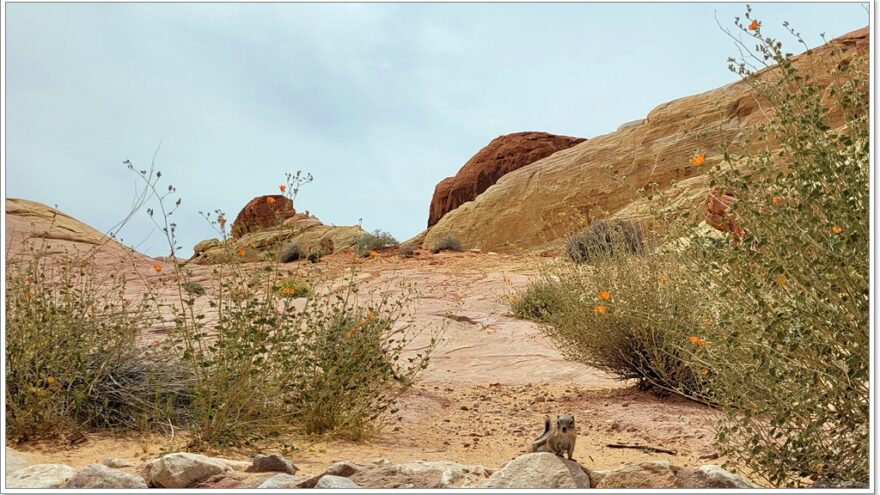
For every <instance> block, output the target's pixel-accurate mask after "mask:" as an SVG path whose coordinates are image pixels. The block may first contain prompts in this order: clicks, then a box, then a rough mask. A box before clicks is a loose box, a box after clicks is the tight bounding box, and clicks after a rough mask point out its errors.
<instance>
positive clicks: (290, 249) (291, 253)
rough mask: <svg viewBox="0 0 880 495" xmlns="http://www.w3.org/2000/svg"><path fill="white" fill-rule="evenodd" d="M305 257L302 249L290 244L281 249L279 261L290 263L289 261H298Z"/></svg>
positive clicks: (297, 245) (295, 244)
mask: <svg viewBox="0 0 880 495" xmlns="http://www.w3.org/2000/svg"><path fill="white" fill-rule="evenodd" d="M305 257H306V254H305V253H304V252H303V249H302V247H300V245H299V244H297V243H294V242H292V243H290V244H287V245H285V246H284V247H282V248H281V252H280V253H279V259H280V260H281V262H282V263H290V262H291V261H299V260H301V259H303V258H305Z"/></svg>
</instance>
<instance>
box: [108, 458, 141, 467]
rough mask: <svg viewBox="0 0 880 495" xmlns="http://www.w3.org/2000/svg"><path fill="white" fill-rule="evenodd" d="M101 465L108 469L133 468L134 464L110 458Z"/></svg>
mask: <svg viewBox="0 0 880 495" xmlns="http://www.w3.org/2000/svg"><path fill="white" fill-rule="evenodd" d="M101 464H103V465H105V466H107V467H109V468H127V467H132V466H134V463H133V462H131V461H127V460H125V459H120V458H118V457H110V458H107V459H104V460H103V461H101Z"/></svg>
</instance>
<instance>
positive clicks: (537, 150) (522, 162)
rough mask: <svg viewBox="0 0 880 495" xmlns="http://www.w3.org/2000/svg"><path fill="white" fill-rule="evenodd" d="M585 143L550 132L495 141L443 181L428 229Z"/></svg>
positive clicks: (521, 134) (433, 201)
mask: <svg viewBox="0 0 880 495" xmlns="http://www.w3.org/2000/svg"><path fill="white" fill-rule="evenodd" d="M584 141H586V139H583V138H574V137H569V136H557V135H554V134H548V133H546V132H516V133H513V134H507V135H505V136H499V137H497V138H495V139H493V140H492V141H490V142H489V144H488V145H486V146H485V147H484V148H483V149H481V150H480V151H478V152H477V154H476V155H474V156H473V157H471V159H470V160H468V161H467V163H465V164H464V166H463V167H461V170H459V171H458V173H457V174H456V175H455V176H454V177H447V178H445V179H443V180H442V181H440V183H439V184H437V186H436V187H435V188H434V196H433V197H432V198H431V207H430V212H429V214H428V227H431V226H432V225H434V224H436V223H437V222H438V221H439V220H440V218H442V217H443V215H445V214H446V213H448V212H450V211H452V210H454V209H456V208H458V207H459V206H460V205H461V204H463V203H467V202H468V201H473V200H474V198H476V197H477V196H478V195H480V194H481V193H482V192H483V191H485V190H486V189H488V188H489V187H490V186H492V185H493V184H495V183H496V182H498V179H500V178H501V177H502V176H504V175H505V174H507V173H509V172H512V171H514V170H516V169H519V168H522V167H525V166H526V165H528V164H530V163H534V162H536V161H538V160H540V159H541V158H544V157H546V156H550V155H552V154H553V153H556V152H557V151H559V150H564V149H566V148H570V147H572V146H574V145H576V144H578V143H582V142H584Z"/></svg>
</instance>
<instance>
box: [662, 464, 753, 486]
mask: <svg viewBox="0 0 880 495" xmlns="http://www.w3.org/2000/svg"><path fill="white" fill-rule="evenodd" d="M676 486H677V487H678V488H758V485H756V484H754V483H752V482H751V481H749V480H747V479H745V478H743V477H742V476H740V475H738V474H734V473H731V472H730V471H727V470H725V469H722V468H721V466H718V465H716V464H706V465H704V466H700V467H699V468H697V469H682V470H680V471H679V472H678V480H677V483H676Z"/></svg>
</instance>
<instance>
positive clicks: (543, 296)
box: [509, 278, 562, 322]
mask: <svg viewBox="0 0 880 495" xmlns="http://www.w3.org/2000/svg"><path fill="white" fill-rule="evenodd" d="M557 280H558V279H557ZM557 280H553V279H550V278H547V279H540V280H536V281H534V282H531V283H529V285H528V287H526V288H525V289H524V290H523V291H520V292H519V293H517V294H514V295H513V296H512V297H511V298H510V300H509V306H510V311H511V312H512V313H513V315H514V316H516V317H517V318H521V319H524V320H533V321H537V322H546V321H548V320H549V319H550V318H551V316H552V315H554V314H556V313H557V311H558V310H559V309H560V308H559V303H560V299H561V296H560V294H559V291H560V290H561V289H562V287H561V286H560V284H559V282H558V281H557Z"/></svg>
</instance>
